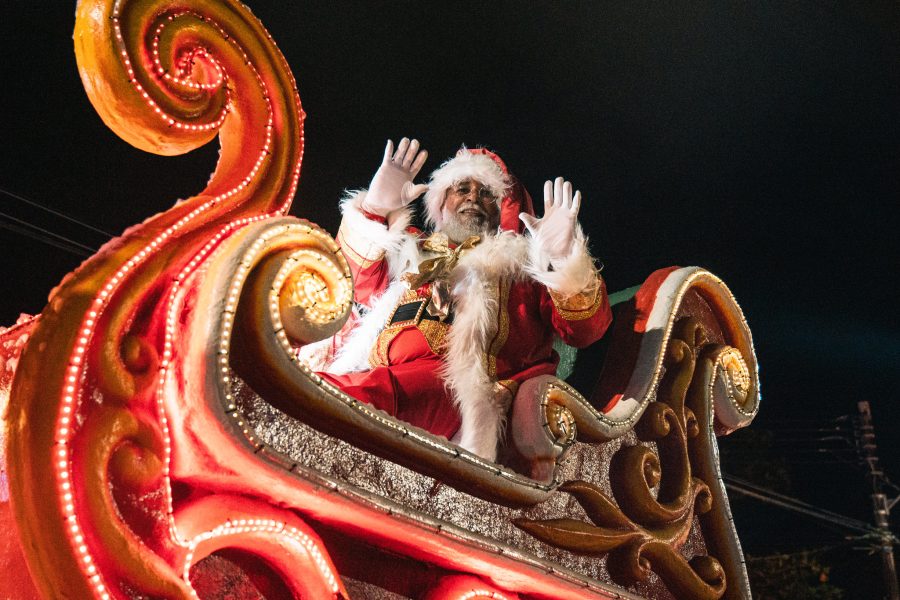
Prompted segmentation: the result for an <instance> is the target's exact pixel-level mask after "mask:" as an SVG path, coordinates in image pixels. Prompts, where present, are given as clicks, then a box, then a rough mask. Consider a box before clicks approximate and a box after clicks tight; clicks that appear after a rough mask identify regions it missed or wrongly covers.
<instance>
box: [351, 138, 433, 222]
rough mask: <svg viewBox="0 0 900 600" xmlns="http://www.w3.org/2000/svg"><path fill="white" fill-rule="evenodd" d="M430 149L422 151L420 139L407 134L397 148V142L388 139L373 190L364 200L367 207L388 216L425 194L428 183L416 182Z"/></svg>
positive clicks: (372, 186)
mask: <svg viewBox="0 0 900 600" xmlns="http://www.w3.org/2000/svg"><path fill="white" fill-rule="evenodd" d="M427 158H428V152H426V151H425V150H422V151H419V141H418V140H412V141H410V140H409V139H408V138H403V139H402V140H400V143H399V144H397V151H396V152H394V142H392V141H391V140H388V142H387V146H386V147H385V149H384V158H383V159H382V161H381V166H380V167H378V170H377V171H376V172H375V176H374V177H373V178H372V183H370V184H369V191H368V193H367V194H366V197H365V199H364V200H363V202H362V208H363V210H366V211H368V212H371V213H374V214H376V215H379V216H382V217H387V216H388V215H389V214H391V213H392V212H394V211H395V210H399V209H401V208H403V207H404V206H406V205H407V204H409V203H410V202H412V201H413V200H415V199H416V198H418V197H419V196H421V195H422V194H424V193H425V192H426V191H427V190H428V186H427V185H425V184H419V185H416V184H414V183H413V179H414V178H415V177H416V175H418V173H419V170H420V169H421V168H422V165H423V164H425V159H427Z"/></svg>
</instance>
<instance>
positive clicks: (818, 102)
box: [0, 0, 900, 549]
mask: <svg viewBox="0 0 900 600" xmlns="http://www.w3.org/2000/svg"><path fill="white" fill-rule="evenodd" d="M250 6H251V8H252V9H253V10H254V12H255V13H256V14H257V16H259V17H260V19H261V20H262V22H263V23H264V24H265V25H266V26H267V28H268V29H269V31H270V32H271V33H272V35H273V37H274V38H275V41H276V43H277V44H278V45H279V47H280V48H281V50H282V52H283V53H284V55H285V56H286V58H287V60H288V62H289V64H290V65H291V67H292V69H293V71H294V74H295V76H296V78H297V81H298V86H299V90H300V96H301V100H302V102H303V106H304V109H305V110H306V112H307V114H308V118H307V122H306V130H305V131H306V142H307V145H306V154H305V157H304V162H303V169H302V175H301V180H300V181H301V183H300V189H299V192H298V194H297V197H296V199H295V201H294V205H293V209H292V213H293V214H295V215H298V216H303V217H306V218H309V219H310V220H313V221H315V222H318V223H319V224H321V225H322V226H324V227H325V228H326V229H328V230H329V231H331V232H332V233H334V232H335V231H336V229H337V224H338V214H337V210H336V201H337V198H338V196H339V195H340V192H341V191H342V190H343V189H344V188H348V187H361V186H365V185H366V184H367V183H368V181H369V179H370V177H371V175H372V173H373V172H374V170H375V168H376V167H377V165H378V161H379V160H380V156H381V152H382V149H383V146H384V141H385V140H386V139H387V138H389V137H393V138H394V139H396V138H399V137H401V136H403V135H409V136H416V137H418V138H419V139H420V140H421V141H422V143H423V145H424V147H425V148H427V149H428V150H429V151H430V154H431V158H430V159H429V162H428V164H427V165H426V167H425V169H424V170H423V175H424V174H425V173H426V172H428V171H430V169H433V168H434V167H436V166H437V165H438V164H439V162H441V161H442V160H444V159H445V158H446V157H448V156H450V155H451V154H452V153H453V152H454V151H455V150H456V148H458V147H459V145H460V144H462V143H465V144H467V145H469V146H477V145H485V146H488V147H490V148H492V149H494V150H495V151H497V152H498V153H499V154H500V155H501V156H502V157H503V158H504V159H505V161H506V162H507V164H508V165H509V166H510V169H511V170H512V171H513V172H514V173H516V174H517V175H518V176H519V178H520V179H522V180H523V181H524V182H525V184H526V186H527V187H528V188H529V189H530V190H531V191H532V194H533V195H535V196H536V199H537V195H538V194H539V193H540V189H541V183H542V182H543V180H544V179H546V178H551V177H555V176H557V175H563V176H565V177H567V178H568V179H570V180H572V181H573V182H574V183H575V185H576V187H578V188H579V189H581V191H582V194H583V196H584V202H583V209H582V216H581V218H582V223H583V224H584V227H585V230H586V231H587V233H588V234H589V236H590V237H591V245H592V248H593V251H594V253H595V255H597V256H598V257H599V258H600V259H601V260H602V261H603V263H604V264H605V270H604V275H605V277H606V279H607V281H608V283H609V287H610V289H611V290H617V289H622V288H625V287H628V286H631V285H634V284H636V283H639V282H641V281H642V280H643V279H644V278H645V277H646V276H647V275H649V273H651V272H652V271H653V270H655V269H657V268H660V267H664V266H668V265H672V264H678V265H700V266H703V267H706V268H708V269H710V270H711V271H713V272H714V273H716V274H717V275H719V276H721V277H722V278H723V279H724V280H725V282H726V283H727V284H728V285H729V287H730V288H731V290H732V291H733V292H734V294H735V295H736V297H737V299H738V301H739V302H740V304H741V306H742V307H743V309H744V312H745V314H746V316H747V319H748V321H749V323H750V327H751V329H752V331H753V333H754V339H755V343H756V348H757V354H758V358H759V362H760V365H761V379H762V390H763V405H762V411H761V413H760V417H759V418H758V419H757V422H756V423H755V426H756V427H760V428H767V427H771V428H777V427H780V426H783V425H784V424H786V423H787V424H795V423H797V422H800V423H804V422H806V423H809V424H811V425H817V424H819V423H821V422H825V421H828V420H830V419H832V418H834V417H837V416H839V415H843V414H850V413H852V412H853V411H854V410H855V403H856V401H857V400H869V401H871V402H872V405H873V411H874V415H875V425H876V434H877V435H878V437H879V446H880V454H881V456H882V460H883V462H885V463H886V465H887V468H888V473H889V474H891V475H892V477H893V478H894V479H895V480H898V481H900V442H898V438H900V427H898V425H900V421H898V419H900V409H898V394H897V383H898V376H900V364H898V363H900V318H898V308H897V307H898V301H900V294H898V289H900V286H898V285H897V284H896V283H895V280H896V278H897V273H896V272H897V270H898V267H900V260H898V258H900V252H898V242H897V237H898V222H897V220H896V219H895V217H893V212H894V207H895V205H896V204H897V200H898V198H900V176H898V167H900V120H898V116H900V114H898V110H900V3H896V2H883V3H863V2H845V3H824V2H784V3H720V2H709V3H688V2H674V3H667V4H665V5H664V6H655V5H653V6H651V5H650V4H646V3H633V2H621V3H599V2H598V3H562V2H558V3H549V2H547V3H541V4H537V3H533V2H520V3H507V2H491V3H477V2H453V3H446V4H433V3H424V2H421V3H413V2H392V3H384V2H355V3H321V2H320V3H305V2H288V1H284V2H265V3H263V2H252V3H251V4H250ZM2 12H3V17H2V19H0V21H2V24H0V33H2V37H0V44H2V46H0V48H2V50H3V55H4V58H3V60H2V63H0V69H2V79H0V90H2V91H0V97H2V105H0V109H2V110H0V132H2V135H0V187H2V188H4V189H6V190H10V191H13V192H16V193H19V194H22V195H24V196H25V197H27V198H29V199H32V200H35V201H38V202H40V203H42V204H45V205H46V206H49V207H51V208H53V209H55V210H58V211H61V212H63V213H66V214H69V215H72V216H75V217H77V218H78V219H81V220H83V221H86V222H88V223H90V224H91V225H93V226H95V227H97V228H100V229H102V230H105V231H108V232H110V233H113V234H118V233H120V232H121V231H122V230H123V229H124V228H126V227H128V226H130V225H132V224H135V223H138V222H140V221H142V220H143V219H145V218H147V217H148V216H151V215H153V214H155V213H157V212H159V211H162V210H165V209H166V208H168V207H169V206H171V205H172V204H173V202H174V201H175V200H176V199H178V198H183V197H187V196H190V195H193V194H194V193H196V192H198V191H200V190H201V189H202V188H203V186H204V183H205V181H206V179H207V178H208V175H209V173H210V172H211V171H212V169H213V167H214V165H215V159H216V156H217V151H218V147H217V143H216V142H213V143H211V144H209V145H207V146H206V147H204V148H202V149H200V150H197V151H195V152H193V153H191V154H189V155H186V156H183V157H177V158H166V157H158V156H152V155H148V154H146V153H143V152H142V151H139V150H137V149H134V148H132V147H131V146H129V145H127V144H126V143H125V142H123V141H121V140H119V139H118V138H117V137H116V136H115V135H114V134H113V133H112V132H111V131H109V130H108V129H106V127H105V126H104V125H103V123H102V122H101V120H100V118H99V117H98V116H97V115H96V113H95V112H94V110H93V108H92V107H91V105H90V103H89V102H88V100H87V97H86V95H85V93H84V91H83V89H82V88H81V83H80V80H79V78H78V73H77V69H76V65H75V56H74V51H73V49H72V40H71V37H72V28H73V22H74V16H73V15H74V4H70V3H67V2H61V1H58V0H56V1H54V2H33V1H31V0H29V1H25V0H12V1H10V0H7V1H6V2H4V5H3V11H2ZM538 204H539V202H538ZM0 206H2V207H3V208H2V211H0V212H3V213H6V214H8V215H12V216H14V217H16V218H20V219H24V220H29V221H34V222H40V223H42V225H43V226H44V227H46V228H47V229H50V230H52V231H54V232H56V233H61V234H63V235H65V236H67V237H70V238H73V239H76V240H78V241H80V242H82V243H84V244H87V245H89V246H93V247H97V246H98V245H99V244H100V243H102V242H103V241H104V238H103V236H101V235H98V234H96V233H94V232H90V231H87V230H83V229H79V228H77V227H75V226H73V225H72V224H70V223H67V222H65V221H63V220H61V219H59V218H57V217H54V216H52V215H47V214H42V213H41V212H39V211H37V210H35V209H34V208H33V207H28V206H27V205H23V204H22V203H21V202H18V201H14V200H11V199H10V198H8V197H0ZM7 222H8V221H7ZM0 236H2V237H0V239H2V244H3V246H2V248H3V252H2V258H0V261H2V262H0V264H2V271H0V272H2V274H3V283H4V285H3V291H2V293H0V298H2V301H0V309H2V312H0V322H2V323H3V324H10V323H12V322H14V321H15V319H16V317H17V316H18V314H19V312H28V313H36V312H39V311H40V310H41V309H42V307H43V305H44V303H45V302H46V297H47V294H48V292H49V291H50V289H51V288H52V287H53V286H54V285H55V284H56V283H57V282H58V281H59V280H60V279H61V278H62V277H63V276H64V275H65V274H66V273H68V272H69V271H71V270H72V269H74V268H75V267H76V266H77V265H78V264H79V263H80V261H81V258H79V257H77V256H75V255H73V254H70V253H67V252H64V251H61V250H58V249H54V248H52V247H50V246H48V245H46V244H43V243H40V242H38V241H35V240H32V239H30V238H27V237H24V236H22V235H20V234H17V233H14V232H11V231H9V230H5V229H4V230H0ZM796 420H800V421H796ZM784 450H785V452H786V453H790V452H792V451H793V450H792V449H791V448H789V447H786V448H784ZM813 458H821V457H816V456H813ZM826 458H829V460H830V456H829V457H826ZM812 462H813V463H814V464H811V465H807V464H806V463H805V462H800V461H798V464H797V465H795V466H794V467H792V468H793V469H794V472H793V479H794V488H793V493H795V494H796V495H800V496H801V497H803V498H804V499H806V500H808V501H810V502H813V503H815V504H818V505H821V506H825V507H828V508H832V509H833V510H839V511H841V512H844V513H846V514H852V515H853V516H856V517H858V518H862V519H870V513H869V512H868V503H867V499H866V496H865V489H866V488H865V482H864V479H863V477H862V474H861V473H860V472H859V471H855V470H852V469H845V468H844V467H843V466H842V465H840V464H831V463H829V462H828V461H823V460H818V461H812ZM725 468H726V470H727V469H728V465H727V464H726V465H725ZM742 510H743V512H738V523H739V526H740V525H741V519H742V518H743V519H746V520H747V522H748V523H751V525H748V526H747V527H748V528H749V529H751V531H746V529H745V531H742V534H743V535H744V538H745V540H746V539H748V538H749V540H750V542H748V543H749V544H750V545H754V544H757V543H761V544H763V545H765V543H769V544H770V546H771V547H772V548H775V549H784V548H787V549H790V548H792V547H796V546H797V544H798V543H800V542H802V540H800V542H798V539H797V538H798V536H800V537H802V535H805V534H804V533H803V532H802V531H803V529H802V528H803V527H804V525H802V524H800V523H798V518H797V517H795V516H791V515H790V514H785V515H783V514H781V513H770V512H766V511H767V510H768V509H763V508H761V507H759V508H758V511H759V512H758V513H756V512H754V511H756V510H757V506H756V505H752V504H747V505H746V506H744V505H742ZM759 515H765V519H764V521H765V522H767V523H768V525H767V526H763V525H760V524H759V522H758V521H759V518H758V517H759ZM754 519H756V521H754ZM894 520H898V519H897V518H896V517H895V519H894ZM801 521H802V520H801ZM834 535H837V536H838V538H837V539H840V536H839V535H838V534H837V533H835V534H834ZM779 536H780V537H779ZM781 538H784V540H783V541H782V540H781ZM792 544H793V546H792ZM753 547H754V548H755V547H756V546H753Z"/></svg>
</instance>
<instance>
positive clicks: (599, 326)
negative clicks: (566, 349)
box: [540, 277, 612, 348]
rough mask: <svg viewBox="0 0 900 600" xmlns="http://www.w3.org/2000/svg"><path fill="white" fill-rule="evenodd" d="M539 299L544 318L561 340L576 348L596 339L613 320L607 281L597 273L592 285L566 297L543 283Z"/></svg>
mask: <svg viewBox="0 0 900 600" xmlns="http://www.w3.org/2000/svg"><path fill="white" fill-rule="evenodd" d="M540 302H541V314H542V315H543V318H544V320H545V321H546V322H549V323H550V324H551V326H552V327H553V330H554V331H555V332H556V334H557V335H558V336H559V337H560V338H561V339H562V341H563V342H565V343H566V344H568V345H570V346H574V347H576V348H584V347H586V346H589V345H591V344H593V343H594V342H596V341H597V340H599V339H600V338H601V337H603V334H604V333H605V332H606V330H607V328H608V327H609V324H610V323H611V322H612V310H611V309H610V306H609V298H608V297H607V295H606V284H605V283H604V282H603V279H602V278H600V277H598V285H597V286H596V288H595V289H593V290H589V291H586V292H584V293H580V294H576V295H575V296H572V297H570V298H567V299H565V300H563V299H561V298H560V297H558V296H556V295H555V294H553V293H552V292H551V291H549V290H548V289H547V288H545V287H542V290H541V300H540Z"/></svg>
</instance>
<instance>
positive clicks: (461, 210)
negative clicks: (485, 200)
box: [456, 204, 487, 217]
mask: <svg viewBox="0 0 900 600" xmlns="http://www.w3.org/2000/svg"><path fill="white" fill-rule="evenodd" d="M470 211H473V212H476V213H478V214H479V215H481V216H482V217H486V216H487V212H485V210H484V209H483V208H481V207H480V206H478V205H477V204H463V205H462V206H460V207H459V208H457V209H456V214H458V215H461V214H463V213H464V212H470Z"/></svg>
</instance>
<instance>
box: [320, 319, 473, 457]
mask: <svg viewBox="0 0 900 600" xmlns="http://www.w3.org/2000/svg"><path fill="white" fill-rule="evenodd" d="M388 360H389V364H388V366H384V367H375V368H374V369H372V370H370V371H359V372H355V373H345V374H343V375H333V374H330V373H319V375H320V376H321V377H322V378H323V379H326V380H327V381H329V382H331V383H333V384H334V385H336V386H337V387H339V388H340V389H341V390H343V391H344V393H346V394H349V395H350V396H353V397H354V398H356V399H357V400H359V401H360V402H365V403H366V404H371V405H372V406H374V407H375V408H379V409H381V410H383V411H384V412H386V413H388V414H389V415H391V416H393V417H396V418H398V419H400V420H402V421H406V422H407V423H410V424H411V425H415V426H416V427H421V428H422V429H425V430H426V431H429V432H430V433H434V434H437V435H442V436H444V437H446V438H448V439H449V438H450V437H452V436H453V434H454V433H456V430H457V429H459V425H460V417H459V411H458V410H457V408H456V406H454V404H453V398H452V397H451V395H450V391H449V390H448V389H447V388H446V387H445V386H444V381H443V380H442V379H441V377H440V376H439V375H438V373H439V372H440V368H441V366H442V365H443V359H442V358H441V357H440V356H438V355H437V354H435V353H434V352H433V351H432V350H431V348H430V347H429V346H428V342H427V341H425V337H424V336H423V335H422V332H420V331H419V330H418V329H417V328H416V327H415V326H411V327H407V328H406V329H404V330H403V331H401V332H400V333H399V334H397V336H396V337H394V339H393V340H391V343H390V346H389V348H388Z"/></svg>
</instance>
